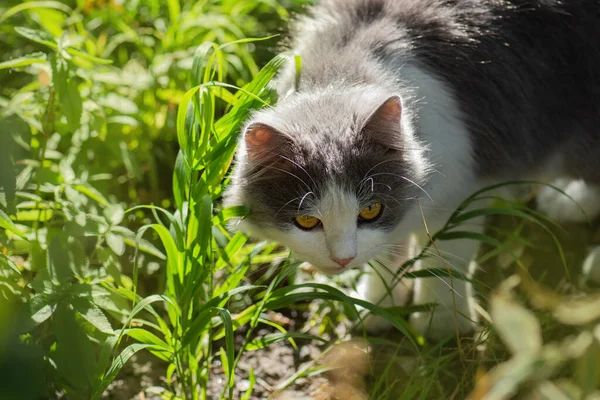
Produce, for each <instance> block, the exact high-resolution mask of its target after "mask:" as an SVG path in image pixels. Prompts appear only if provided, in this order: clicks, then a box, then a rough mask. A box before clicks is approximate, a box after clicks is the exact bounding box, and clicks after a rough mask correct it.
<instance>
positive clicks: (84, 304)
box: [71, 297, 114, 335]
mask: <svg viewBox="0 0 600 400" xmlns="http://www.w3.org/2000/svg"><path fill="white" fill-rule="evenodd" d="M71 304H72V305H73V309H74V310H75V311H76V312H77V313H78V314H79V315H81V316H82V317H83V318H84V319H85V320H87V321H88V322H89V323H90V324H92V325H93V326H94V327H95V328H96V329H98V330H99V331H100V332H102V333H108V334H111V335H112V334H113V333H114V331H113V329H112V326H110V322H108V319H107V318H106V316H105V315H104V313H103V312H102V310H100V308H98V306H97V305H95V304H94V303H92V302H91V301H90V300H89V299H86V298H82V297H76V298H73V299H72V300H71Z"/></svg>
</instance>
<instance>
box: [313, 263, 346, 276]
mask: <svg viewBox="0 0 600 400" xmlns="http://www.w3.org/2000/svg"><path fill="white" fill-rule="evenodd" d="M305 264H306V267H307V268H309V269H312V270H314V271H318V272H320V273H322V274H325V275H338V274H341V273H342V272H344V271H347V270H349V269H355V268H358V266H355V265H352V266H350V265H347V266H345V267H341V266H339V265H329V266H318V265H316V264H313V263H311V262H306V263H305Z"/></svg>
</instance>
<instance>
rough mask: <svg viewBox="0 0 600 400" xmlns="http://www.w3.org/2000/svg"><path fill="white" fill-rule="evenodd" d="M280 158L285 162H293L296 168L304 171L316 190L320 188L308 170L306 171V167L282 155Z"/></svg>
mask: <svg viewBox="0 0 600 400" xmlns="http://www.w3.org/2000/svg"><path fill="white" fill-rule="evenodd" d="M278 156H279V157H281V158H283V159H284V160H287V161H289V162H291V163H292V164H294V165H295V166H296V167H298V168H300V169H301V170H302V171H304V173H305V174H306V176H308V178H309V179H310V180H311V182H312V183H313V185H315V188H316V187H317V186H318V185H317V183H316V182H315V180H314V179H313V177H312V176H311V175H310V174H309V173H308V171H307V170H305V169H304V167H303V166H302V165H300V164H298V163H297V162H296V161H294V160H291V159H289V158H287V157H286V156H282V155H281V154H278Z"/></svg>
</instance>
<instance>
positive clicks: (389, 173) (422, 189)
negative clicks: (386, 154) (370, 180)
mask: <svg viewBox="0 0 600 400" xmlns="http://www.w3.org/2000/svg"><path fill="white" fill-rule="evenodd" d="M378 175H392V176H395V177H398V178H400V179H404V180H405V181H407V182H409V183H412V184H413V185H415V186H416V187H417V188H419V189H421V191H422V192H423V193H425V195H426V196H427V197H429V200H431V201H432V202H433V199H432V198H431V196H430V195H429V193H427V191H426V190H425V189H424V188H423V187H421V186H420V185H419V184H417V183H416V182H414V181H413V180H411V179H408V178H407V177H405V176H402V175H398V174H393V173H391V172H378V173H376V174H373V175H371V177H374V176H378Z"/></svg>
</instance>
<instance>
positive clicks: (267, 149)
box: [244, 123, 290, 163]
mask: <svg viewBox="0 0 600 400" xmlns="http://www.w3.org/2000/svg"><path fill="white" fill-rule="evenodd" d="M244 140H245V141H246V149H247V151H248V158H249V159H250V160H251V161H255V162H261V163H263V162H274V161H276V159H277V157H278V156H279V154H280V153H281V152H283V151H285V150H286V149H287V147H289V144H290V143H289V140H288V139H287V137H285V135H283V134H282V133H281V132H279V131H277V130H276V129H275V128H273V127H271V126H269V125H265V124H262V123H253V124H251V125H250V126H248V127H247V128H246V131H245V132H244Z"/></svg>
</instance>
